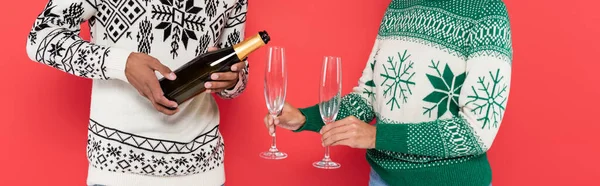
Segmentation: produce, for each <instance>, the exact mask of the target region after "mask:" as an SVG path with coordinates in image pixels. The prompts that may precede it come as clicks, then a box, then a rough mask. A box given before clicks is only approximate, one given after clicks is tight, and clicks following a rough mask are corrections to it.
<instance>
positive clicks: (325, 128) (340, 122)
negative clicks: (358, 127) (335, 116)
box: [319, 118, 354, 134]
mask: <svg viewBox="0 0 600 186" xmlns="http://www.w3.org/2000/svg"><path fill="white" fill-rule="evenodd" d="M353 122H354V121H353V120H350V119H347V118H344V119H342V120H338V121H335V122H333V123H330V124H327V125H325V126H323V128H321V131H320V132H319V133H321V134H325V133H327V132H328V131H330V130H332V129H334V128H337V127H341V126H344V125H348V124H352V123H353Z"/></svg>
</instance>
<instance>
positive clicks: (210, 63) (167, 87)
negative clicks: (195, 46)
mask: <svg viewBox="0 0 600 186" xmlns="http://www.w3.org/2000/svg"><path fill="white" fill-rule="evenodd" d="M269 41H270V37H269V36H268V34H267V33H266V32H265V31H262V32H259V34H257V35H255V36H254V37H251V38H249V39H247V40H244V41H242V42H240V43H238V44H237V45H235V46H232V47H227V48H222V49H219V50H216V51H212V52H207V53H204V54H201V55H199V56H197V57H196V58H194V59H192V60H191V61H190V62H188V63H186V64H185V65H183V66H181V67H179V68H178V69H176V70H174V71H173V72H174V73H175V75H176V76H177V78H176V79H175V80H168V79H166V78H162V79H160V80H159V83H160V86H161V88H162V90H163V93H164V96H165V97H166V98H167V99H169V100H171V101H174V102H176V103H177V104H181V103H183V102H185V101H187V100H189V99H191V98H193V97H194V96H196V95H198V94H200V93H202V92H204V91H206V88H205V87H204V84H205V83H206V82H207V81H210V80H211V79H210V76H211V75H212V74H213V73H216V72H228V71H231V66H232V65H234V64H236V63H238V62H241V61H243V60H245V59H246V57H247V55H249V54H250V53H252V52H253V51H255V50H256V49H258V48H260V47H262V46H263V45H265V44H266V43H268V42H269ZM170 109H174V108H170Z"/></svg>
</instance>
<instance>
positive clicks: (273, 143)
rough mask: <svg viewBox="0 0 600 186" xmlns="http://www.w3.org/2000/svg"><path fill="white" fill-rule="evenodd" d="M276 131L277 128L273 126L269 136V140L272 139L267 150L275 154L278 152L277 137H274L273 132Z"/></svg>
mask: <svg viewBox="0 0 600 186" xmlns="http://www.w3.org/2000/svg"><path fill="white" fill-rule="evenodd" d="M271 117H272V118H274V119H275V118H276V117H277V115H271ZM276 130H277V126H275V125H273V133H272V134H271V138H272V141H271V149H270V150H269V151H271V152H277V151H278V150H277V137H276V135H275V131H276Z"/></svg>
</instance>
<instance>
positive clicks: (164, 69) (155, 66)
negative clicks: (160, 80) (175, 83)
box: [150, 60, 177, 80]
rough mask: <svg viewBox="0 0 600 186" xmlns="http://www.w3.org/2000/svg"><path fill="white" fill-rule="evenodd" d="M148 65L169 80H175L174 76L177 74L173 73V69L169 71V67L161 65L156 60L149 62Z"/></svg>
mask: <svg viewBox="0 0 600 186" xmlns="http://www.w3.org/2000/svg"><path fill="white" fill-rule="evenodd" d="M150 67H151V68H152V69H153V70H156V71H158V72H160V74H162V75H163V76H164V77H165V78H167V79H169V80H175V78H177V76H176V75H175V73H173V71H171V69H170V68H169V67H167V66H165V65H163V64H162V63H160V62H159V61H158V60H154V61H153V62H152V63H151V64H150Z"/></svg>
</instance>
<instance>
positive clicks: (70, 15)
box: [27, 0, 248, 186]
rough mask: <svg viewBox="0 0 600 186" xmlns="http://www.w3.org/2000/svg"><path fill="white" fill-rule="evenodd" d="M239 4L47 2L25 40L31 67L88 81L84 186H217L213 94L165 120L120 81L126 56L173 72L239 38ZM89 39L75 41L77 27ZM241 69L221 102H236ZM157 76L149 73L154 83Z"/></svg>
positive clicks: (220, 175) (242, 0)
mask: <svg viewBox="0 0 600 186" xmlns="http://www.w3.org/2000/svg"><path fill="white" fill-rule="evenodd" d="M246 11H247V0H206V1H205V0H156V1H150V0H60V1H59V0H50V1H48V3H47V5H46V7H45V8H44V9H43V10H42V11H41V12H40V13H39V15H38V17H37V18H36V19H35V23H34V24H33V27H32V29H31V32H30V33H29V36H28V38H27V53H28V55H29V57H30V58H31V60H33V61H36V62H39V63H41V64H43V65H46V66H48V67H51V68H54V69H56V70H60V71H63V72H65V73H68V74H71V75H74V76H78V77H82V78H88V79H92V80H93V87H92V97H91V108H90V120H89V124H88V143H87V157H88V160H89V167H90V171H89V172H88V173H89V174H88V183H87V184H88V185H94V184H100V185H146V186H152V185H198V184H200V185H208V186H210V185H215V186H216V185H222V184H223V183H224V181H225V180H224V179H225V178H224V177H225V176H224V171H223V157H224V155H223V151H224V150H223V146H224V144H223V139H222V137H221V134H220V132H219V127H218V126H219V111H218V108H217V105H216V102H215V100H214V98H213V96H212V95H210V94H207V93H202V94H200V95H198V96H196V97H195V98H193V99H191V100H189V101H187V102H185V103H184V104H181V105H180V106H179V108H180V112H178V113H177V114H175V115H173V116H166V115H164V114H162V113H160V112H158V111H156V110H155V109H154V107H153V105H152V104H151V103H150V102H149V101H148V100H147V99H146V98H144V97H142V96H140V95H139V93H138V91H137V90H136V89H135V88H133V86H131V85H130V84H129V83H128V80H127V78H126V76H125V66H126V63H127V59H128V57H129V55H130V54H131V53H132V52H140V53H145V54H148V55H150V56H152V57H155V58H156V59H158V60H159V61H160V62H161V63H162V64H164V65H166V66H168V67H169V68H171V70H175V69H177V68H179V67H180V66H182V65H184V64H185V63H187V62H188V61H190V60H192V59H193V58H194V57H196V56H198V55H200V54H202V53H205V52H206V51H207V50H208V48H209V47H211V46H216V47H220V48H223V47H228V46H232V45H234V44H237V43H238V42H240V41H241V40H243V39H244V28H245V22H246ZM82 22H87V23H88V25H89V27H90V32H91V33H90V36H91V40H90V41H86V40H83V39H82V38H80V37H79V34H80V29H81V23H82ZM247 75H248V68H247V67H246V68H245V69H243V73H240V80H239V81H238V83H237V84H236V85H235V87H233V88H232V89H228V90H224V91H222V92H217V93H216V94H217V95H218V96H219V97H221V98H224V99H232V98H234V97H237V96H239V95H240V94H241V93H242V92H243V91H244V87H245V85H246V82H247ZM158 78H162V76H161V75H160V74H158V73H157V79H158Z"/></svg>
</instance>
